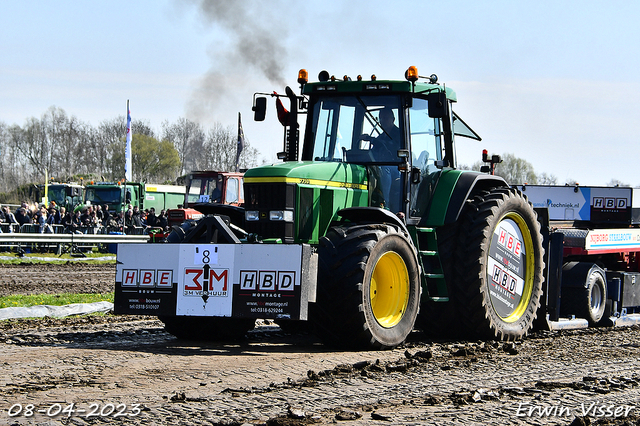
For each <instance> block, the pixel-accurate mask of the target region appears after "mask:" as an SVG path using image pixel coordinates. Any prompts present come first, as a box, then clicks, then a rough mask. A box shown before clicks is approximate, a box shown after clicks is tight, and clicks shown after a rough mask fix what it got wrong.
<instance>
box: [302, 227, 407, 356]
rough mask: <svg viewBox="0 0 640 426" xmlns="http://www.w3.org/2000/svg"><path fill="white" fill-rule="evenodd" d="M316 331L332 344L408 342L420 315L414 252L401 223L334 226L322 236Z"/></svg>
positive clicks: (374, 346)
mask: <svg viewBox="0 0 640 426" xmlns="http://www.w3.org/2000/svg"><path fill="white" fill-rule="evenodd" d="M318 260H319V272H318V289H317V299H316V303H315V304H314V305H312V309H311V315H312V323H313V324H314V327H315V330H316V333H317V334H318V335H319V337H321V338H322V340H323V341H324V342H325V343H327V344H330V345H335V346H339V347H348V348H354V349H387V348H393V347H395V346H397V345H399V344H401V343H403V342H404V341H405V339H406V338H407V336H408V335H409V333H411V331H412V330H413V326H414V323H415V320H416V316H417V314H418V306H419V302H420V274H419V269H418V261H417V254H416V251H415V249H414V247H413V245H412V244H411V242H410V240H409V236H408V235H406V234H405V233H404V232H403V231H402V230H401V229H400V228H399V227H398V226H395V225H388V224H365V225H351V226H347V225H345V226H336V227H333V228H331V229H330V230H329V231H328V232H327V235H326V236H325V237H323V238H322V239H321V240H320V246H319V248H318Z"/></svg>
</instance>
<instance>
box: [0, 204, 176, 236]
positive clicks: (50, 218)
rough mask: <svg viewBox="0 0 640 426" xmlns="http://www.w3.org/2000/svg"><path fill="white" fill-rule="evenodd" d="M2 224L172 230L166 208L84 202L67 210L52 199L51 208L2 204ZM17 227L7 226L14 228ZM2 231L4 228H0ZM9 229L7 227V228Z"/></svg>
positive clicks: (93, 230)
mask: <svg viewBox="0 0 640 426" xmlns="http://www.w3.org/2000/svg"><path fill="white" fill-rule="evenodd" d="M0 207H1V208H0V225H7V224H9V225H14V227H16V226H15V225H17V228H22V226H23V225H27V224H34V225H36V229H37V231H36V232H40V233H47V232H54V226H53V225H62V226H63V227H64V232H73V233H101V232H100V231H101V230H108V231H119V232H124V233H126V234H129V233H134V231H135V230H143V231H150V230H152V229H158V230H159V231H163V232H166V231H168V230H169V224H168V219H167V212H166V211H165V210H164V209H163V210H162V211H160V214H159V215H157V216H156V212H155V209H154V208H153V207H151V208H150V209H145V210H142V211H141V210H139V209H138V206H132V205H131V204H129V205H128V208H127V210H126V212H122V211H121V212H118V213H115V212H113V213H111V212H109V209H108V206H107V205H106V204H105V205H104V206H101V205H95V206H94V205H85V206H83V207H78V208H76V209H74V210H73V211H67V210H66V208H65V207H63V206H57V205H56V203H55V201H52V202H51V203H50V204H49V206H48V208H46V207H45V206H44V205H40V206H29V204H27V203H26V202H23V203H22V204H21V206H20V207H18V208H17V209H16V210H15V211H13V212H12V211H11V209H10V208H9V206H0ZM14 227H11V226H9V227H6V229H8V230H10V231H12V230H13V229H14ZM0 232H2V230H1V228H0ZM5 232H6V231H5Z"/></svg>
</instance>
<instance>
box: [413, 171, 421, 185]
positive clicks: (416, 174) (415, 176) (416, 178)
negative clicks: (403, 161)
mask: <svg viewBox="0 0 640 426" xmlns="http://www.w3.org/2000/svg"><path fill="white" fill-rule="evenodd" d="M421 176H422V172H420V169H419V168H417V167H414V168H412V169H411V183H414V184H415V183H420V178H421Z"/></svg>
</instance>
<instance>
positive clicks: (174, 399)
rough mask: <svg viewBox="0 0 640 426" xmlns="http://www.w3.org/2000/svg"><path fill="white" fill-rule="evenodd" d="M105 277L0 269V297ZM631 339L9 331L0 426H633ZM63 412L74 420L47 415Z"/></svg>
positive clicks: (80, 325) (3, 348)
mask: <svg viewBox="0 0 640 426" xmlns="http://www.w3.org/2000/svg"><path fill="white" fill-rule="evenodd" d="M113 271H114V267H113V266H102V267H90V266H85V265H78V264H70V265H61V266H54V265H44V266H40V265H38V266H34V265H27V266H5V265H0V294H7V293H8V292H15V293H18V292H20V293H40V292H44V291H43V289H46V291H47V292H50V293H55V292H61V291H74V292H76V291H82V292H88V291H91V292H108V291H111V290H112V286H113V276H114V272H113ZM639 336H640V329H638V328H635V327H634V328H628V329H615V330H608V329H599V330H586V331H574V332H563V333H541V334H538V335H535V336H532V337H530V338H528V339H526V340H525V341H523V342H521V343H517V344H515V345H514V344H509V343H507V344H505V343H500V342H432V341H429V340H427V339H426V338H425V337H424V336H423V335H422V334H421V333H419V332H416V333H413V335H412V336H411V339H410V341H409V342H408V343H407V344H406V346H405V347H402V348H398V349H395V350H393V351H384V352H341V351H334V350H331V349H330V348H327V347H325V346H323V345H321V344H320V343H319V342H317V341H316V339H315V338H314V337H313V336H312V335H309V334H297V335H289V334H285V333H283V332H282V331H281V330H280V329H279V327H277V326H276V325H273V324H270V323H264V322H259V323H258V326H257V327H256V329H255V330H254V331H252V332H250V333H249V334H248V337H247V339H246V340H245V341H242V342H239V343H206V344H202V343H198V342H181V341H178V340H176V339H175V338H173V337H172V336H170V335H168V334H167V333H165V332H164V331H163V330H162V325H161V323H159V322H157V321H156V320H153V319H147V318H142V317H113V316H107V317H102V318H101V317H88V318H69V319H63V320H52V319H46V320H20V321H5V322H2V323H0V354H1V357H0V424H20V425H22V424H80V425H81V424H112V423H113V424H135V425H137V424H140V425H142V424H167V425H169V424H184V425H200V424H243V423H252V424H269V425H272V424H281V425H299V424H310V423H315V424H329V423H335V422H337V423H339V424H346V425H365V424H380V425H389V424H434V425H442V424H460V425H463V424H464V425H466V424H496V425H498V424H500V425H502V424H566V425H568V424H571V423H572V422H575V424H584V421H583V419H582V417H583V411H587V410H588V411H589V413H588V414H589V415H588V418H587V421H589V420H590V421H591V423H592V424H593V423H594V422H595V421H596V420H597V419H598V418H600V419H599V420H597V422H598V424H640V420H639V419H640V417H638V416H639V415H640V375H639V374H638V372H640V340H639V339H638V337H639ZM29 404H31V405H32V406H33V407H31V406H29ZM70 404H75V405H74V406H73V407H72V408H73V409H74V410H75V412H74V413H73V414H72V416H71V418H70V419H68V418H67V416H66V415H63V414H62V413H61V414H58V415H54V414H55V413H56V412H57V411H61V410H64V409H65V408H68V407H71V405H70ZM92 404H93V405H92ZM111 404H112V405H111ZM138 404H139V405H138ZM20 407H22V410H21V411H19V409H20ZM112 408H113V409H115V411H114V412H113V413H111V411H112ZM81 410H88V411H85V412H83V411H81ZM91 410H94V412H93V413H92V412H91ZM545 410H546V411H545ZM616 410H617V411H616ZM32 411H33V412H34V415H32V416H28V414H30V413H31V412H32ZM38 411H40V412H38ZM70 411H71V410H70V409H68V410H67V411H66V413H70ZM118 412H120V414H121V415H116V414H115V413H118ZM18 413H19V414H18ZM625 413H626V414H627V417H626V420H620V419H618V421H616V422H613V421H610V420H611V419H610V418H611V417H612V416H614V415H616V414H618V415H624V414H625ZM10 414H11V416H10ZM609 414H610V415H609ZM576 417H579V419H578V420H575V418H576ZM625 421H626V422H628V423H624V422H625ZM605 422H607V423H605Z"/></svg>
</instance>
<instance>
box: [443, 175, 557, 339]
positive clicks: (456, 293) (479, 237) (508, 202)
mask: <svg viewBox="0 0 640 426" xmlns="http://www.w3.org/2000/svg"><path fill="white" fill-rule="evenodd" d="M543 255H544V251H543V248H542V235H541V233H540V224H539V223H538V220H537V215H536V213H535V211H534V210H533V207H532V206H531V204H530V203H529V202H528V200H527V199H526V197H525V196H524V195H523V194H522V193H521V192H519V191H518V190H516V189H513V188H497V189H494V190H492V191H490V192H485V193H483V194H481V195H478V196H476V197H474V198H473V199H472V200H469V201H468V202H467V205H466V206H465V209H464V211H463V213H462V217H461V228H460V234H459V239H458V246H457V248H456V251H455V265H456V267H455V269H454V274H453V280H452V287H453V294H452V296H453V297H452V298H453V300H454V304H455V308H456V312H457V317H458V318H459V320H460V325H461V327H462V330H464V331H465V334H467V336H468V337H472V338H498V339H501V340H514V339H518V338H521V337H523V336H524V335H526V334H527V332H528V331H529V330H530V329H531V327H532V325H533V321H534V319H535V318H536V313H537V311H538V307H539V306H540V297H541V295H542V282H543V270H544V260H543Z"/></svg>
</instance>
